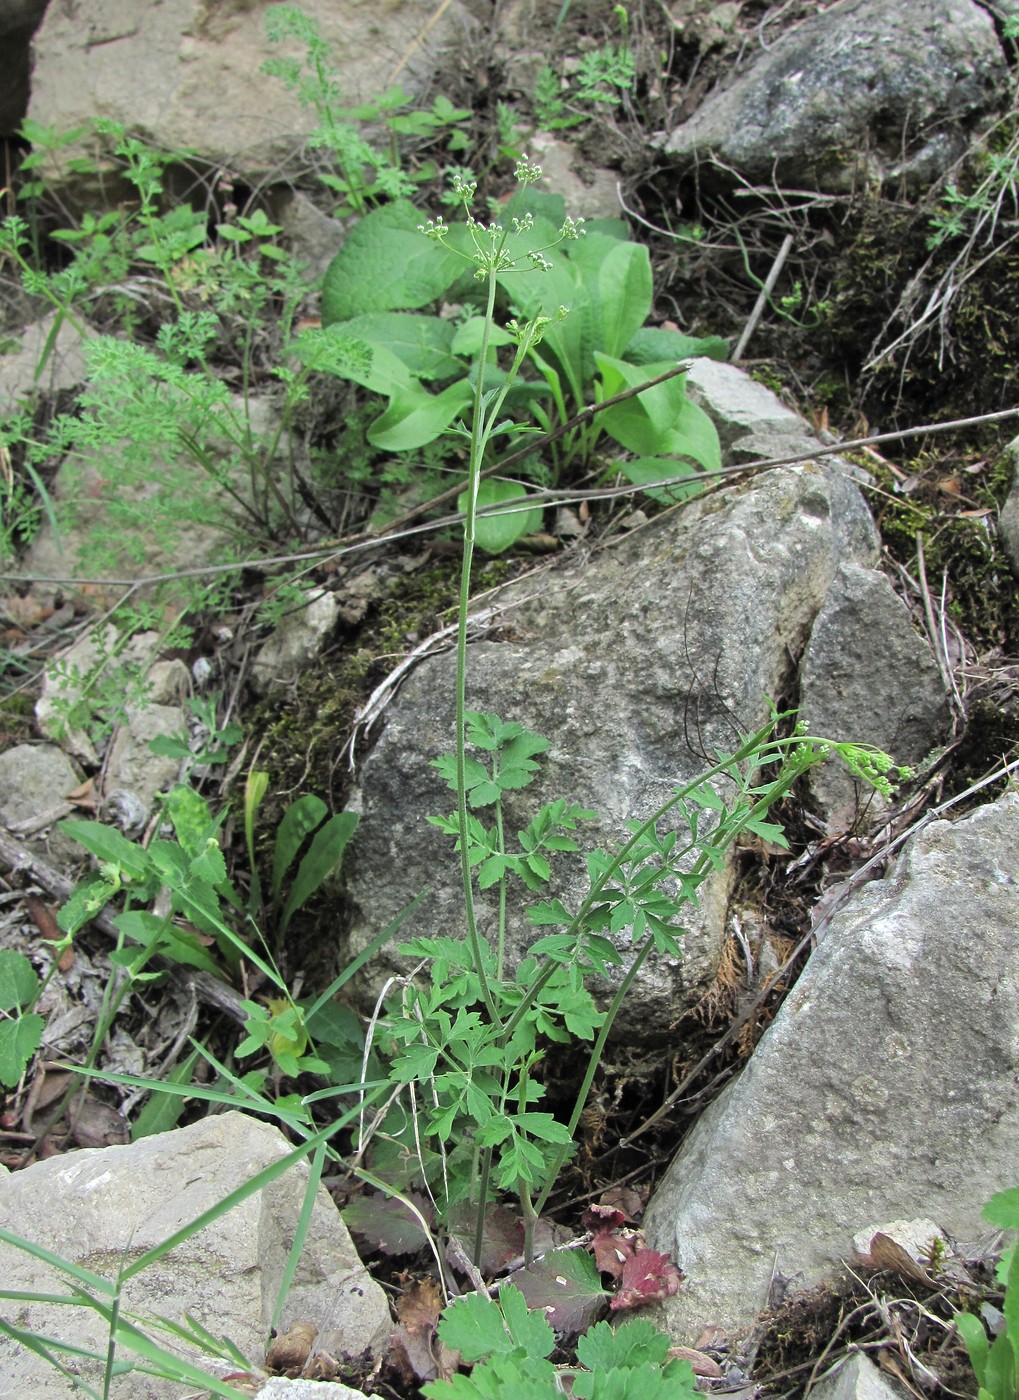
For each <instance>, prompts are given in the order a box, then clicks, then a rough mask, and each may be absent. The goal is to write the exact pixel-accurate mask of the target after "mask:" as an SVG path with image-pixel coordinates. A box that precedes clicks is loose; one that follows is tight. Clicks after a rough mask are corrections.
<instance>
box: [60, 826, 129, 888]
mask: <svg viewBox="0 0 1019 1400" xmlns="http://www.w3.org/2000/svg"><path fill="white" fill-rule="evenodd" d="M57 829H58V830H59V831H62V832H64V834H65V835H67V836H70V838H71V840H72V841H77V842H78V844H79V846H84V847H85V849H86V851H91V853H92V854H93V855H94V856H95V858H96V860H105V861H109V862H110V863H111V864H112V865H116V866H118V867H119V868H120V869H121V870H123V871H124V873H125V874H126V875H130V877H131V879H132V880H144V879H145V877H146V876H147V875H148V874H149V869H150V867H149V862H148V857H147V856H146V854H145V851H144V850H143V849H142V847H141V846H136V845H135V843H134V842H133V841H129V840H128V839H127V837H126V836H122V835H121V834H120V832H119V831H116V830H115V829H114V828H113V827H112V826H103V824H102V822H89V821H77V820H69V821H59V822H57Z"/></svg>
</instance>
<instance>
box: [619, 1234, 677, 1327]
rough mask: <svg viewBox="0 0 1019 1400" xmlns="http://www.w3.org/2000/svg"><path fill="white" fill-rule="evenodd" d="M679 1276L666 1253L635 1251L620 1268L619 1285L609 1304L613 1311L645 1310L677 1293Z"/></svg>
mask: <svg viewBox="0 0 1019 1400" xmlns="http://www.w3.org/2000/svg"><path fill="white" fill-rule="evenodd" d="M682 1281H683V1280H682V1275H681V1274H680V1272H679V1270H678V1269H677V1268H676V1266H675V1264H674V1263H673V1262H672V1260H671V1259H670V1258H669V1256H668V1255H667V1254H659V1252H658V1250H657V1249H638V1250H637V1251H636V1253H635V1254H631V1255H630V1257H629V1259H627V1260H626V1262H625V1264H624V1265H623V1276H622V1280H621V1283H622V1286H621V1287H620V1290H619V1292H618V1293H617V1294H616V1295H615V1297H614V1298H613V1299H612V1301H611V1303H610V1304H609V1307H610V1309H611V1310H612V1311H613V1312H621V1311H622V1310H623V1309H624V1308H644V1307H647V1305H648V1304H649V1303H660V1302H662V1301H663V1299H665V1298H671V1297H672V1295H673V1294H674V1293H678V1292H679V1285H680V1283H682Z"/></svg>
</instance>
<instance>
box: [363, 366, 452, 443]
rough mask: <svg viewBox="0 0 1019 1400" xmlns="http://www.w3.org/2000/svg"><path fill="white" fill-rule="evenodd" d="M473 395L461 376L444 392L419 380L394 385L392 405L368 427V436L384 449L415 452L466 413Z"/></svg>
mask: <svg viewBox="0 0 1019 1400" xmlns="http://www.w3.org/2000/svg"><path fill="white" fill-rule="evenodd" d="M472 395H473V391H472V389H471V386H470V384H469V383H468V381H467V380H466V379H461V380H459V381H458V382H457V383H455V384H450V385H449V386H448V388H446V389H443V390H442V392H441V393H440V394H429V393H428V392H427V390H425V389H422V387H421V385H420V384H418V383H417V382H416V381H413V380H412V381H410V382H409V383H407V384H405V385H401V386H400V387H398V388H396V389H394V390H393V391H392V393H391V396H390V400H389V407H388V408H387V409H386V411H385V413H383V414H382V416H381V417H380V418H376V419H375V422H374V423H372V425H371V427H370V428H369V429H368V432H367V435H366V436H367V438H368V441H369V442H370V443H371V444H372V446H373V447H378V448H379V449H381V451H383V452H413V451H415V450H416V449H417V448H419V447H425V446H427V444H428V443H430V442H434V441H435V440H436V438H439V437H441V436H442V434H443V433H444V432H445V431H446V429H447V428H448V427H449V425H450V423H452V422H453V420H454V418H456V417H458V416H459V415H460V414H461V413H463V411H464V409H465V408H466V407H467V405H468V404H469V403H470V401H471V398H472Z"/></svg>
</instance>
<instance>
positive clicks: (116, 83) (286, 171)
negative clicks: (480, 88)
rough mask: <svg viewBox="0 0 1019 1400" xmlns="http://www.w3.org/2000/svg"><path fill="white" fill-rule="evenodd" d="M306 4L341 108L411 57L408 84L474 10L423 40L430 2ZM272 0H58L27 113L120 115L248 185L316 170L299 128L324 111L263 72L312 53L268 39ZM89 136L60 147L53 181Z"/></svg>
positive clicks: (62, 122)
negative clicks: (277, 60) (276, 59)
mask: <svg viewBox="0 0 1019 1400" xmlns="http://www.w3.org/2000/svg"><path fill="white" fill-rule="evenodd" d="M301 8H302V10H303V11H304V12H305V13H306V14H308V15H309V16H310V17H312V18H313V19H314V20H315V21H316V22H317V24H318V26H319V32H320V34H321V37H322V38H323V39H324V40H326V42H328V43H329V44H331V45H332V50H333V53H332V62H333V65H334V67H335V71H336V74H337V79H338V87H339V91H340V93H341V94H342V102H343V104H344V105H346V104H352V103H356V102H364V101H367V100H369V99H371V98H375V97H378V96H379V94H380V93H382V92H383V91H384V90H385V89H386V88H387V87H389V86H391V85H392V83H393V81H394V79H393V77H392V75H393V72H394V70H395V69H396V67H397V65H398V64H399V63H400V61H401V60H402V59H404V58H406V59H407V63H406V65H405V66H404V67H403V69H402V71H401V73H400V81H402V82H403V83H404V85H405V86H413V85H414V83H415V75H420V74H421V73H422V72H423V71H425V72H427V71H428V53H429V46H433V45H434V44H435V43H439V42H442V41H443V39H444V38H446V37H448V36H449V34H450V33H451V31H452V30H453V29H454V28H455V27H456V26H457V25H458V24H461V23H462V22H463V19H464V15H465V11H464V8H463V6H462V5H461V4H459V3H457V0H454V3H453V5H452V6H451V7H450V8H449V9H448V10H446V11H445V13H444V15H443V16H442V17H441V18H440V20H439V22H438V23H437V24H436V25H435V26H434V27H432V28H431V29H430V30H429V31H428V34H427V36H426V40H427V41H426V42H424V43H422V42H415V41H416V40H418V38H419V35H420V34H421V32H422V31H423V30H424V29H425V27H426V24H427V22H428V21H429V19H430V18H431V16H432V13H433V11H434V8H435V7H434V5H432V4H431V3H430V0H377V3H374V4H371V5H363V4H345V5H336V4H333V3H331V2H330V0H305V3H303V4H302V6H301ZM265 9H266V7H265V6H264V5H263V4H251V3H248V0H236V3H229V4H224V3H220V0H175V2H174V3H173V4H162V5H139V4H136V3H135V0H76V3H75V4H74V5H73V6H69V5H63V4H54V5H50V7H49V9H48V11H47V13H46V18H45V20H44V21H43V24H42V26H41V28H40V29H39V32H38V33H37V34H36V36H35V42H34V44H33V46H32V51H33V59H34V62H33V71H32V97H31V103H30V106H29V116H30V117H31V118H32V119H33V120H35V121H39V122H42V123H44V124H45V125H48V126H55V127H56V128H57V129H58V130H60V131H68V130H71V129H73V128H75V127H79V126H81V125H83V124H87V123H89V122H90V121H91V119H92V118H94V117H106V118H112V119H113V120H114V121H118V122H121V123H123V125H124V126H126V127H127V128H128V129H129V130H130V131H131V132H133V133H134V134H136V135H138V136H141V137H142V138H144V139H146V140H148V141H151V142H152V143H153V145H155V146H157V147H159V148H160V149H162V150H165V151H176V150H182V149H186V148H191V149H192V150H193V151H194V152H195V153H196V154H197V155H198V157H199V158H200V159H201V160H203V161H206V162H209V163H210V164H212V165H214V166H219V165H222V166H225V167H226V168H227V169H230V170H233V171H234V172H236V173H237V174H238V175H240V176H242V177H243V178H244V179H245V180H248V181H250V182H251V183H261V182H263V181H264V180H265V178H266V176H267V175H270V176H273V177H276V178H281V177H282V178H283V179H284V180H286V178H287V177H288V176H293V175H294V174H297V173H301V172H302V171H303V170H306V169H307V164H308V157H307V154H306V153H305V150H304V138H305V137H306V136H307V135H308V133H309V132H310V131H311V130H312V129H313V127H314V126H315V125H316V124H317V118H316V116H315V113H314V111H313V109H311V108H302V107H301V106H300V104H299V103H298V101H297V98H296V97H295V96H294V94H293V93H291V92H289V91H288V90H287V89H286V88H285V87H284V86H283V84H282V82H280V81H279V80H278V79H275V78H270V77H267V76H266V75H265V74H263V73H262V71H261V68H262V64H263V63H264V62H265V60H266V59H267V58H269V57H270V56H277V55H278V56H285V57H295V58H303V57H304V55H303V52H302V47H301V45H300V44H299V43H297V42H288V43H285V44H276V45H272V44H270V43H269V42H268V40H267V39H266V37H265ZM418 81H420V79H418ZM92 144H93V143H91V142H88V143H75V144H73V145H69V146H66V147H62V148H61V150H60V152H59V154H58V156H57V157H56V158H55V164H54V165H53V167H52V168H50V169H49V170H48V174H49V176H50V178H51V179H52V178H61V177H62V174H63V172H66V171H67V169H68V164H69V161H70V160H71V159H72V158H74V157H80V156H82V154H83V153H84V152H85V151H89V152H91V147H92Z"/></svg>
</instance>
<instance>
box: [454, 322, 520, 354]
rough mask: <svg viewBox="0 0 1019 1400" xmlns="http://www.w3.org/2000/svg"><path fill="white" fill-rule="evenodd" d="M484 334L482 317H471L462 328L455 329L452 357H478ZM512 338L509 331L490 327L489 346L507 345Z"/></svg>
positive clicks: (498, 327) (499, 327)
mask: <svg viewBox="0 0 1019 1400" xmlns="http://www.w3.org/2000/svg"><path fill="white" fill-rule="evenodd" d="M484 333H485V318H484V316H471V317H470V318H469V319H468V320H466V321H465V322H464V323H463V325H462V326H459V327H458V328H457V331H456V334H455V335H454V336H453V341H452V344H451V345H450V347H449V348H450V350H452V352H453V354H454V355H467V356H468V357H470V356H472V355H479V354H480V353H481V344H482V339H483V337H484ZM512 340H513V337H512V336H511V335H510V333H509V331H504V330H503V328H502V327H501V326H492V327H491V329H490V330H489V333H488V344H489V346H495V345H509V344H511V343H512Z"/></svg>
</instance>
